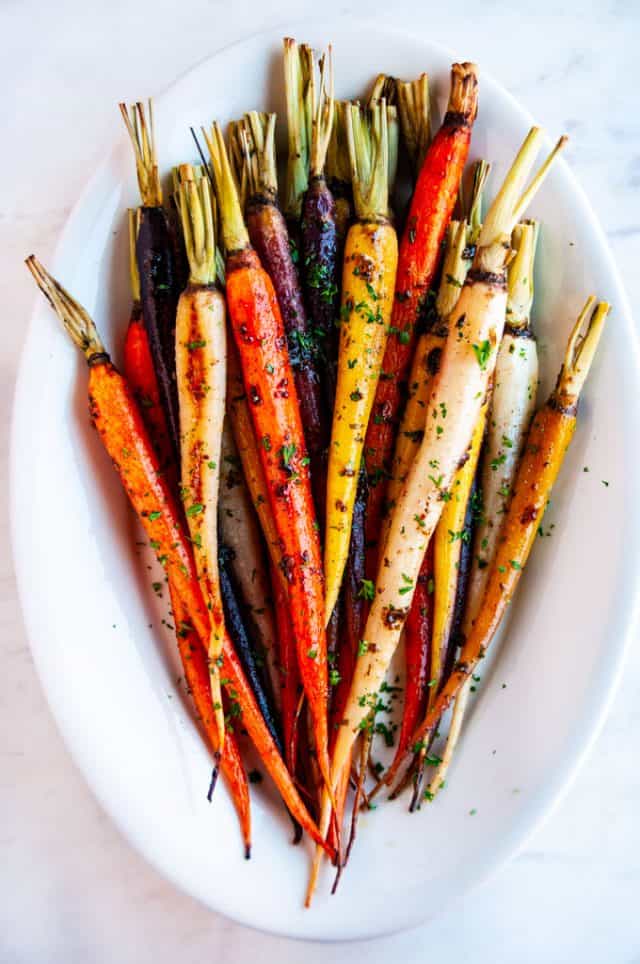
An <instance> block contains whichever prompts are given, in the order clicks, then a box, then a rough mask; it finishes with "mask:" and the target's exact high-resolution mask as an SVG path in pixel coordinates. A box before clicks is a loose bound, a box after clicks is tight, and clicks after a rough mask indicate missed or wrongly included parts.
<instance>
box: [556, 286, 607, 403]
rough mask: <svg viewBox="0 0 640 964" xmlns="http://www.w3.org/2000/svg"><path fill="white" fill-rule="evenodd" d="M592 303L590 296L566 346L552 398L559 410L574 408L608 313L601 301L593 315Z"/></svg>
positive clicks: (593, 300) (605, 303)
mask: <svg viewBox="0 0 640 964" xmlns="http://www.w3.org/2000/svg"><path fill="white" fill-rule="evenodd" d="M595 303H596V299H595V297H594V296H593V295H590V296H589V298H587V301H586V303H585V306H584V308H583V309H582V311H581V312H580V315H579V317H578V320H577V321H576V323H575V326H574V328H573V331H572V332H571V336H570V338H569V342H568V344H567V351H566V354H565V356H564V361H563V363H562V368H561V369H560V374H559V375H558V382H557V384H556V387H555V390H554V392H553V396H552V397H553V399H554V400H555V402H556V403H557V404H558V405H560V406H561V407H562V408H571V407H572V406H575V405H576V404H577V401H578V398H579V397H580V393H581V391H582V389H583V387H584V383H585V381H586V379H587V375H588V374H589V369H590V368H591V363H592V362H593V358H594V355H595V353H596V349H597V347H598V342H599V341H600V336H601V335H602V330H603V327H604V323H605V320H606V317H607V315H608V314H609V312H610V310H611V306H610V305H609V304H607V302H606V301H601V302H599V303H598V305H597V307H596V309H595V311H594V310H593V308H594V305H595Z"/></svg>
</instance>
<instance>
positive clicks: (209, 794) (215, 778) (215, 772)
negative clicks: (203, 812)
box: [207, 753, 220, 803]
mask: <svg viewBox="0 0 640 964" xmlns="http://www.w3.org/2000/svg"><path fill="white" fill-rule="evenodd" d="M215 761H216V762H215V764H214V767H213V769H212V771H211V781H210V783H209V790H208V791H207V800H208V801H209V803H211V798H212V797H213V791H214V790H215V788H216V783H217V782H218V774H219V773H220V769H219V763H220V754H219V753H216V754H215Z"/></svg>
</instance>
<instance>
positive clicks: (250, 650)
mask: <svg viewBox="0 0 640 964" xmlns="http://www.w3.org/2000/svg"><path fill="white" fill-rule="evenodd" d="M232 555H233V552H232V550H230V549H229V548H228V547H227V546H225V545H224V544H223V543H221V544H220V547H219V550H218V565H219V569H220V589H221V596H222V602H223V606H224V620H225V626H226V628H227V632H228V633H229V636H230V638H231V642H232V643H233V648H234V650H235V652H236V653H237V654H238V657H239V659H240V662H241V663H242V669H243V670H244V675H245V677H246V679H247V681H248V683H249V685H250V686H251V689H252V690H253V695H254V696H255V698H256V703H257V704H258V707H259V709H260V712H261V713H262V717H263V719H264V721H265V723H266V724H267V727H268V729H269V733H270V734H271V738H272V739H273V742H274V743H275V744H276V746H277V747H278V750H279V751H280V753H281V754H282V740H281V738H280V733H279V732H278V725H277V723H276V718H275V714H274V711H273V703H272V700H271V697H270V695H269V693H268V692H267V689H266V687H265V675H264V673H262V671H261V668H262V660H261V658H260V654H259V651H258V647H257V645H256V643H257V640H256V639H255V638H253V637H252V635H251V633H250V631H249V627H248V624H247V621H246V619H245V617H244V612H243V607H242V600H241V596H240V592H239V589H238V585H237V583H236V582H235V580H234V578H233V575H232V573H231V567H230V562H231V557H232ZM238 713H240V708H239V707H238Z"/></svg>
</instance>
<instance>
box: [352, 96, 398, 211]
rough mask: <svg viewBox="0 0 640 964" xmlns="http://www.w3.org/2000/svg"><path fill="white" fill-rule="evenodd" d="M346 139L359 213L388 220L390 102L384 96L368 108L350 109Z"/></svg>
mask: <svg viewBox="0 0 640 964" xmlns="http://www.w3.org/2000/svg"><path fill="white" fill-rule="evenodd" d="M347 139H348V144H349V162H350V165H351V180H352V184H353V200H354V205H355V209H356V216H357V217H358V218H359V219H360V220H361V221H373V222H375V221H381V220H386V219H387V215H388V210H389V138H388V125H387V105H386V101H384V100H381V101H379V102H378V103H376V104H374V106H373V107H371V108H370V109H369V110H368V111H367V112H365V111H363V110H362V109H361V108H360V107H359V105H358V104H350V105H349V107H348V109H347Z"/></svg>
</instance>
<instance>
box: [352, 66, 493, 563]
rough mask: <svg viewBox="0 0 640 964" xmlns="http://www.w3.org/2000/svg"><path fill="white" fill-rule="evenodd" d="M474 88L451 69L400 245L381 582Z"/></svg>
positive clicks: (390, 344) (386, 370)
mask: <svg viewBox="0 0 640 964" xmlns="http://www.w3.org/2000/svg"><path fill="white" fill-rule="evenodd" d="M477 83H478V82H477V76H476V68H475V65H474V64H467V63H465V64H454V65H453V67H452V70H451V94H450V97H449V106H448V110H447V113H446V115H445V118H444V121H443V124H442V127H441V128H440V130H439V131H438V133H437V134H436V136H435V137H434V139H433V141H432V143H431V145H430V147H429V149H428V151H427V154H426V156H425V159H424V161H423V164H422V168H421V170H420V174H419V176H418V181H417V183H416V188H415V192H414V195H413V198H412V201H411V206H410V208H409V215H408V218H407V222H406V225H405V229H404V233H403V236H402V242H401V244H400V251H399V257H398V272H397V276H396V292H395V299H394V305H393V314H392V318H391V329H390V334H389V338H388V341H387V346H386V350H385V355H384V359H383V362H382V373H381V375H380V380H379V382H378V386H377V390H376V398H375V401H374V404H373V410H372V413H371V419H370V421H369V427H368V430H367V436H366V442H365V448H364V451H365V459H366V463H367V473H368V476H369V499H368V504H367V547H368V564H367V574H368V575H369V577H370V578H372V579H373V578H375V574H376V564H377V543H378V536H379V533H380V528H381V520H382V516H383V509H384V495H385V487H386V486H385V481H386V478H387V476H388V473H389V470H390V467H391V457H392V454H393V443H394V439H395V434H396V430H397V423H398V418H399V415H400V410H401V407H402V403H403V397H404V395H403V393H404V383H405V382H406V379H407V376H408V372H409V366H410V364H411V359H412V356H413V351H414V346H415V338H416V323H417V321H418V317H419V314H420V311H421V308H422V306H423V303H424V300H425V298H426V297H427V294H428V292H429V288H430V286H431V283H432V281H433V278H434V275H435V272H436V270H437V267H438V264H439V261H440V250H441V245H442V241H443V238H444V232H445V230H446V227H447V224H448V222H449V219H450V217H451V214H452V212H453V208H454V205H455V203H456V198H457V194H458V185H459V183H460V178H461V176H462V172H463V170H464V166H465V163H466V160H467V155H468V152H469V144H470V141H471V128H472V125H473V122H474V120H475V117H476V111H477Z"/></svg>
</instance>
